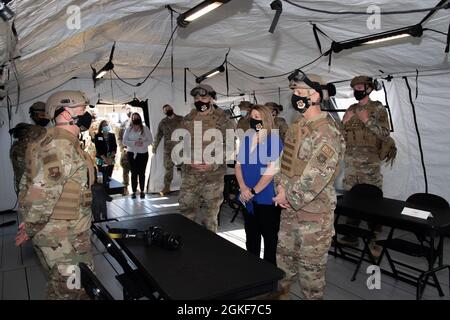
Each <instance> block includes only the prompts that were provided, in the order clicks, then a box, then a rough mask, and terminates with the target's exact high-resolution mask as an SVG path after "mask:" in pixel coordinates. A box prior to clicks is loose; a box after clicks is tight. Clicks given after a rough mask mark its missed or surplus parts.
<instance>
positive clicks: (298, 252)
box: [274, 75, 345, 299]
mask: <svg viewBox="0 0 450 320" xmlns="http://www.w3.org/2000/svg"><path fill="white" fill-rule="evenodd" d="M308 78H309V79H311V81H313V82H312V83H311V86H313V87H311V86H310V85H309V84H308V85H306V83H304V82H302V80H304V78H303V77H301V75H297V76H296V77H294V78H292V77H290V80H291V89H293V90H294V95H293V99H292V101H293V106H294V108H295V109H297V110H298V111H300V112H302V114H301V115H300V117H299V118H298V119H297V120H296V121H295V122H294V123H293V124H292V125H291V126H290V127H289V130H288V132H287V134H286V140H285V144H284V150H283V153H282V158H281V171H280V173H279V174H278V175H277V176H276V177H275V182H276V185H277V196H276V197H275V198H274V201H275V203H276V204H278V205H280V206H281V207H282V208H284V210H283V211H282V213H281V226H280V232H279V239H280V240H279V244H278V249H277V250H278V251H277V254H278V265H279V267H280V268H282V269H283V270H284V271H285V278H284V279H282V280H281V281H280V284H279V285H280V291H279V293H281V296H280V297H279V298H282V299H286V298H289V291H290V287H291V284H292V283H293V282H294V281H296V280H297V278H298V279H299V283H300V290H301V294H302V298H303V299H322V297H323V291H324V288H325V270H326V263H327V255H328V250H329V248H330V245H331V239H332V237H333V235H334V226H333V221H334V209H335V207H336V194H335V190H334V187H333V183H334V180H335V177H336V175H337V172H338V165H339V161H340V160H341V159H342V156H343V153H344V150H345V142H344V138H343V137H342V135H341V132H340V130H339V128H338V127H337V126H336V124H335V123H334V121H333V120H332V118H331V117H330V116H329V115H328V113H326V112H322V111H321V110H320V101H321V99H322V96H323V93H322V92H321V91H322V86H321V84H320V83H319V81H320V79H319V78H318V77H317V76H313V75H309V76H308ZM304 81H308V82H309V80H304ZM312 88H314V90H313V89H312ZM300 97H301V98H304V99H305V100H304V103H303V104H302V102H299V101H298V100H299V99H300ZM305 110H306V111H305Z"/></svg>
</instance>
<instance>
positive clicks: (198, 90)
mask: <svg viewBox="0 0 450 320" xmlns="http://www.w3.org/2000/svg"><path fill="white" fill-rule="evenodd" d="M191 96H193V97H196V96H201V97H205V96H210V97H211V98H213V99H214V100H215V99H216V91H215V90H214V89H213V87H211V86H210V85H207V84H199V85H198V86H196V87H195V88H194V89H192V90H191Z"/></svg>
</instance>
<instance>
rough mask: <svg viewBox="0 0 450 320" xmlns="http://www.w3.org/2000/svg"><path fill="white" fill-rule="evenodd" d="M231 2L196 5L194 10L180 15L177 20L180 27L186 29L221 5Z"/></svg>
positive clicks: (221, 0) (222, 0) (216, 0)
mask: <svg viewBox="0 0 450 320" xmlns="http://www.w3.org/2000/svg"><path fill="white" fill-rule="evenodd" d="M230 1H231V0H206V1H203V2H201V3H200V4H198V5H196V6H195V7H193V8H192V9H189V10H188V11H186V12H184V13H182V14H180V15H179V16H178V18H177V24H178V26H180V27H182V28H185V27H187V25H188V24H189V23H190V22H192V21H194V20H196V19H198V18H200V17H201V16H203V15H205V14H207V13H208V12H211V11H213V10H214V9H217V8H218V7H220V6H221V5H223V4H225V3H227V2H230Z"/></svg>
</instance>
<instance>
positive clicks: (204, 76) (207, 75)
mask: <svg viewBox="0 0 450 320" xmlns="http://www.w3.org/2000/svg"><path fill="white" fill-rule="evenodd" d="M224 71H225V67H224V66H223V65H221V66H220V67H217V68H215V69H212V70H211V71H208V72H207V73H205V74H202V75H201V76H200V77H197V78H196V79H195V82H197V83H201V82H202V81H204V80H206V79H207V78H211V77H214V76H215V75H216V74H219V73H221V72H224Z"/></svg>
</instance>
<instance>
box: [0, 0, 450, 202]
mask: <svg viewBox="0 0 450 320" xmlns="http://www.w3.org/2000/svg"><path fill="white" fill-rule="evenodd" d="M199 2H200V0H199V1H195V2H194V1H181V0H179V1H176V0H172V1H163V0H156V1H136V0H134V1H132V0H127V1H113V0H103V1H71V0H64V1H51V0H39V1H38V0H15V1H12V2H10V4H9V5H10V6H11V8H12V9H13V10H14V11H15V12H16V13H17V16H16V20H15V24H16V29H17V32H18V35H19V41H18V45H17V51H18V52H19V53H20V56H21V57H20V58H19V59H16V60H15V66H16V68H17V77H18V79H19V84H20V89H21V90H20V101H19V106H18V109H17V110H16V107H15V106H16V104H17V100H18V95H17V84H16V81H15V80H14V78H15V76H14V74H13V72H11V74H10V81H9V83H8V85H7V89H8V92H9V94H10V98H11V101H12V103H13V105H14V108H13V114H12V119H11V125H12V126H14V125H15V124H17V123H18V122H21V121H27V122H28V121H29V118H28V107H29V106H30V105H31V104H32V103H33V102H35V101H38V100H42V101H45V100H46V98H47V97H48V96H49V95H50V94H51V93H52V92H54V91H56V90H61V89H80V90H83V91H86V93H87V94H88V96H89V97H90V99H91V100H92V101H96V100H97V98H98V94H99V93H100V95H101V98H102V99H105V100H111V99H112V98H113V99H114V101H116V102H123V101H127V100H129V99H130V98H132V97H133V95H134V93H136V96H137V97H138V98H149V101H150V108H151V113H150V114H151V123H150V126H151V130H152V133H153V134H156V129H157V125H158V123H159V121H160V120H161V118H162V117H163V114H162V113H161V106H162V105H163V104H165V103H170V104H172V105H173V106H174V108H175V111H176V112H177V113H179V114H182V115H184V114H187V112H188V111H189V110H190V108H191V106H192V104H191V103H192V101H191V99H190V97H188V101H187V103H185V102H184V94H183V86H184V83H183V78H184V68H185V67H189V68H190V69H191V70H192V72H194V73H195V74H197V75H199V74H202V73H204V72H206V71H209V70H211V69H212V68H215V67H217V66H218V65H220V64H221V63H222V62H223V59H224V56H225V54H226V52H227V51H228V49H229V48H231V51H230V54H229V60H230V62H232V63H233V64H234V65H235V66H237V67H240V68H242V69H244V70H245V71H247V72H249V73H252V74H255V75H276V74H281V73H284V72H287V71H289V70H293V69H295V68H297V67H299V66H301V65H303V64H306V63H308V62H310V61H312V60H314V59H315V58H317V57H318V56H319V54H320V53H319V50H318V48H317V45H316V42H315V39H314V35H313V33H312V26H311V24H310V21H314V22H315V23H317V25H318V26H319V27H320V28H321V29H322V30H323V31H324V32H325V33H327V34H328V35H329V36H330V37H331V38H333V39H334V40H336V41H339V40H345V39H351V38H354V37H357V36H362V35H367V34H371V33H377V32H380V31H386V30H391V29H393V28H398V27H403V26H408V25H411V24H415V23H417V22H419V21H420V20H421V19H422V18H423V16H425V14H426V13H424V12H421V13H413V14H408V15H389V16H381V26H380V27H381V29H379V30H368V29H367V26H366V22H367V16H363V15H341V16H335V15H326V14H321V13H315V12H310V11H305V10H302V9H299V8H296V7H293V6H291V5H289V4H287V3H286V2H283V8H284V10H283V13H282V15H281V18H280V22H279V23H278V26H277V28H276V31H275V33H274V34H270V33H269V32H268V28H269V26H270V23H271V21H272V18H273V14H274V12H273V11H272V10H271V9H270V6H269V2H268V1H266V0H239V1H237V0H235V1H231V2H229V3H227V4H226V5H224V6H222V7H221V8H219V9H217V10H215V11H214V12H213V13H211V14H209V15H206V16H204V17H202V19H199V20H198V21H196V22H195V23H192V24H191V25H189V26H188V27H187V28H185V29H181V28H179V29H178V30H177V31H176V32H175V36H174V68H175V70H174V71H175V79H174V82H173V83H172V82H171V76H170V74H171V70H170V52H171V49H170V48H169V50H168V53H167V55H166V56H165V57H164V59H163V60H162V61H161V64H160V66H159V67H158V68H157V69H156V71H155V73H154V74H153V75H152V77H151V78H150V79H149V80H148V81H147V82H146V83H145V84H144V85H142V86H140V87H138V88H134V87H130V86H128V85H126V84H124V83H122V82H120V81H119V80H117V79H115V76H114V75H113V76H112V78H113V80H112V82H113V86H112V87H113V92H111V82H110V80H109V75H108V76H106V77H105V79H104V80H103V81H102V82H101V83H99V84H98V86H97V87H96V88H95V89H94V87H93V83H92V80H91V69H90V65H92V66H94V67H96V68H97V69H98V68H101V67H102V66H103V65H104V64H105V63H106V62H107V59H108V57H109V52H110V49H111V46H112V43H113V42H114V41H116V42H117V44H116V50H115V54H114V60H113V62H114V64H115V68H114V70H115V71H116V72H117V73H118V74H119V75H120V76H121V77H123V78H125V79H127V81H129V82H132V83H137V82H139V81H140V80H142V78H143V77H145V76H146V75H147V74H148V72H149V71H150V70H151V68H153V67H154V66H155V64H156V62H157V60H158V59H159V57H160V56H161V54H162V52H163V50H164V47H165V45H166V43H167V41H168V40H169V37H170V34H171V19H170V14H169V12H168V10H167V9H166V8H165V7H164V6H165V5H171V6H173V8H174V9H176V10H177V11H179V12H183V11H185V10H187V9H188V8H190V7H192V6H193V5H195V4H197V3H199ZM436 3H437V0H436V1H431V0H429V1H415V0H406V1H391V0H380V1H377V5H379V6H380V7H381V8H382V10H384V11H389V10H404V9H413V8H414V9H415V8H428V7H432V6H434V5H435V4H436ZM302 4H303V5H307V6H310V7H314V8H320V9H332V10H334V11H341V10H352V11H358V10H359V11H365V10H366V8H367V7H368V6H369V5H372V4H373V1H369V0H349V1H345V3H343V2H340V1H328V0H320V1H319V0H315V1H302ZM70 5H79V6H80V8H81V25H80V29H73V30H71V29H68V28H67V26H66V21H67V18H68V15H67V14H66V9H67V8H68V6H70ZM448 23H449V16H448V12H447V11H444V10H442V11H439V12H437V13H436V14H435V15H433V17H432V18H431V19H430V20H429V21H427V22H426V24H425V27H427V28H434V29H437V30H440V31H442V32H447V29H448ZM3 35H4V33H3V32H1V33H0V49H1V48H4V47H5V37H4V36H3ZM320 38H321V42H322V47H323V48H325V50H326V49H328V48H329V45H330V40H328V39H326V38H325V37H322V36H321V37H320ZM444 46H445V36H443V35H439V34H436V33H432V32H425V33H424V35H423V37H422V38H420V39H413V40H412V41H411V40H408V41H399V42H395V43H392V44H390V45H386V46H375V47H371V48H358V49H353V50H345V51H343V52H341V53H339V54H333V56H332V60H331V62H332V63H331V66H328V57H323V58H322V59H319V60H317V62H316V63H314V64H312V65H311V66H309V67H307V68H305V69H304V70H305V71H307V72H314V73H317V74H320V75H321V76H322V77H323V78H324V79H326V80H328V81H337V80H343V79H351V78H352V77H353V76H355V75H358V74H369V75H378V74H380V70H382V71H383V72H384V73H385V74H393V75H394V76H395V78H394V79H393V80H392V81H391V82H385V85H386V89H387V91H388V100H389V103H390V105H391V108H392V114H393V121H394V125H395V132H394V134H393V136H394V138H395V139H396V142H397V146H398V149H399V151H398V159H397V161H396V163H395V164H394V167H393V168H392V169H391V168H385V169H384V170H383V173H384V177H385V179H384V186H383V189H384V192H385V195H386V196H391V197H395V198H399V199H405V198H406V197H407V196H408V195H409V194H411V193H413V192H423V190H424V185H423V173H422V168H421V163H420V156H419V153H418V147H417V136H416V132H415V129H414V124H413V121H412V114H411V105H410V101H409V97H408V91H407V89H406V86H405V82H404V80H403V79H402V78H401V75H403V74H401V75H398V73H401V72H408V73H405V74H406V75H408V76H409V81H410V84H411V86H412V87H413V91H414V90H415V76H414V72H412V73H411V71H415V70H416V69H419V70H420V73H419V81H418V84H419V96H418V98H417V101H416V102H415V104H416V109H417V110H416V112H417V117H418V125H419V129H420V132H421V136H422V144H423V148H424V157H425V163H426V167H427V172H428V181H429V191H430V192H433V193H437V194H439V195H442V196H444V197H445V198H446V199H448V200H450V185H449V184H448V182H447V181H448V179H449V172H450V171H449V170H448V169H449V168H448V167H449V166H450V161H449V154H450V153H449V151H450V150H449V148H450V143H449V142H450V141H449V139H450V138H449V137H450V135H448V134H446V133H445V131H446V128H447V123H449V122H448V120H450V119H449V117H450V112H449V111H448V98H449V92H448V89H447V88H448V87H450V76H449V72H450V64H449V62H448V54H446V53H445V52H444ZM4 56H5V55H4V54H3V53H1V54H0V57H4ZM3 63H6V65H7V66H8V67H9V69H10V70H13V66H12V65H11V63H8V62H7V61H0V64H3ZM430 69H433V70H435V69H436V70H439V69H440V70H442V72H441V73H442V74H436V73H439V72H434V73H433V72H427V71H426V70H430ZM428 74H434V75H432V76H427V75H428ZM73 77H77V79H72V78H73ZM229 78H230V92H231V93H233V94H237V93H240V92H242V93H247V94H251V93H252V92H253V91H255V94H256V98H257V100H258V102H266V101H276V102H281V104H283V105H284V106H285V109H286V111H285V112H284V116H285V117H286V118H287V119H288V120H292V118H293V117H294V115H295V111H293V110H292V109H291V108H289V106H290V92H289V90H287V79H286V76H283V77H277V78H271V79H258V78H255V77H250V76H248V75H245V74H243V73H242V72H240V71H238V70H236V69H235V68H234V67H232V66H230V65H229ZM206 83H208V84H211V85H212V86H213V87H214V88H215V89H216V90H217V91H218V92H220V93H225V91H226V86H225V76H224V75H223V74H221V75H219V76H217V77H214V78H211V79H208V80H207V81H206ZM194 85H195V82H194V77H193V76H192V75H191V74H189V73H188V84H187V87H188V90H189V89H190V88H192V87H193V86H194ZM337 86H338V91H339V93H340V94H345V95H349V94H351V92H350V89H349V82H348V81H347V82H342V83H339V84H338V85H337ZM278 88H281V89H282V91H281V96H280V100H279V96H278ZM112 96H113V97H112ZM5 105H6V99H3V100H2V101H1V102H0V143H1V145H0V179H1V180H0V181H2V183H1V184H0V197H1V199H0V210H4V209H8V208H10V207H11V206H13V205H14V202H15V195H14V191H13V182H12V180H13V179H12V168H11V164H10V161H9V158H8V151H9V146H10V137H9V134H8V133H7V131H8V118H7V112H6V109H5ZM151 171H152V179H151V186H150V189H151V190H152V191H157V190H158V189H159V188H160V187H161V186H162V184H161V183H162V176H163V170H162V148H161V147H160V149H159V150H158V152H157V154H156V157H154V162H153V164H152V170H151ZM175 185H177V182H175Z"/></svg>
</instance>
